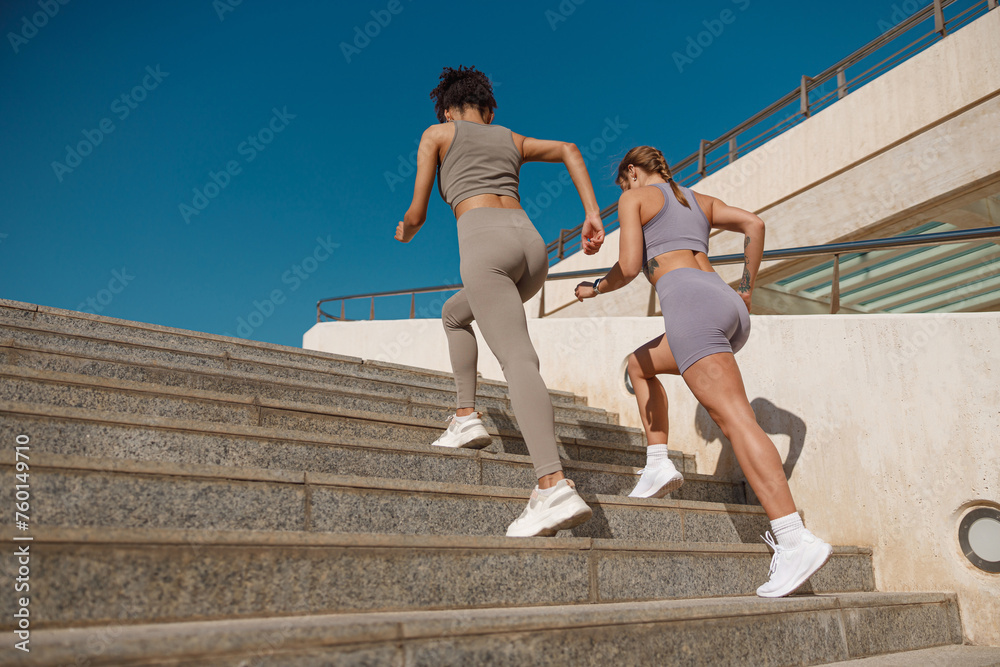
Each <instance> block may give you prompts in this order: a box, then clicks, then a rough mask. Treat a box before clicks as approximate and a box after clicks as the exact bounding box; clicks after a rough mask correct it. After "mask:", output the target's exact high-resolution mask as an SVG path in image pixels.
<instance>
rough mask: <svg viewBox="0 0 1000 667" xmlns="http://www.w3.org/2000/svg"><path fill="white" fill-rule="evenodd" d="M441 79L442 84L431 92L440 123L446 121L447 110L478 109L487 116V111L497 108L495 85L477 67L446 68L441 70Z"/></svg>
mask: <svg viewBox="0 0 1000 667" xmlns="http://www.w3.org/2000/svg"><path fill="white" fill-rule="evenodd" d="M440 78H441V83H439V84H438V86H437V88H435V89H434V90H432V91H431V99H432V100H434V113H436V114H437V118H438V122H441V123H443V122H444V121H445V117H444V110H445V109H452V108H454V107H458V108H459V109H465V108H466V107H476V108H477V109H479V111H480V112H482V114H483V115H486V112H487V110H489V111H492V110H493V109H496V108H497V101H496V99H494V97H493V84H492V83H490V80H489V78H487V76H486V75H485V74H483V73H482V72H480V71H479V70H477V69H476V68H475V67H463V66H461V65H459V66H458V69H453V68H451V67H445V68H444V69H443V70H441V77H440Z"/></svg>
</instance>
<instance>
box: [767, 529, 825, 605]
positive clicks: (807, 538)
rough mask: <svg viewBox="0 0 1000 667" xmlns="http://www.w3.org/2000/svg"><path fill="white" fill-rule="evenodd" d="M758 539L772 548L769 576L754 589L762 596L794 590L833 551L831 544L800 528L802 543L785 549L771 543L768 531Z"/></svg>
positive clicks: (821, 565)
mask: <svg viewBox="0 0 1000 667" xmlns="http://www.w3.org/2000/svg"><path fill="white" fill-rule="evenodd" d="M762 539H763V540H764V541H765V542H767V544H768V545H769V546H770V547H771V548H772V549H774V557H772V558H771V570H770V575H771V578H770V580H769V581H768V582H767V583H766V584H764V585H763V586H761V587H760V588H758V589H757V595H759V596H760V597H762V598H781V597H784V596H786V595H788V594H790V593H792V592H794V591H795V590H796V589H797V588H798V587H799V586H801V585H802V584H804V583H806V580H807V579H809V577H811V576H813V574H815V573H816V571H817V570H819V568H821V567H823V566H824V565H825V564H826V561H828V560H830V554H832V553H833V547H831V546H830V545H829V544H827V543H826V542H824V541H823V540H821V539H819V538H818V537H816V536H815V535H813V534H812V533H810V532H809V531H808V530H804V531H803V534H802V544H800V545H799V546H797V547H796V548H794V549H786V548H784V547H782V546H781V545H779V544H778V543H777V542H775V541H774V537H772V536H771V531H768V532H767V533H765V536H764V537H763V538H762Z"/></svg>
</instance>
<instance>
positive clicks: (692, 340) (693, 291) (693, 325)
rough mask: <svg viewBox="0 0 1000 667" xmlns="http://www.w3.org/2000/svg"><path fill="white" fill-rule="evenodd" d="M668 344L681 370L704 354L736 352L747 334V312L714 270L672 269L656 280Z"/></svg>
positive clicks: (682, 371)
mask: <svg viewBox="0 0 1000 667" xmlns="http://www.w3.org/2000/svg"><path fill="white" fill-rule="evenodd" d="M656 294H657V295H658V296H659V297H660V308H661V309H662V310H663V323H664V326H665V327H666V334H667V344H668V345H670V351H671V352H673V354H674V359H675V360H676V361H677V367H678V368H679V369H680V371H681V374H683V373H684V372H685V371H686V370H687V369H688V368H690V367H691V365H692V364H693V363H694V362H696V361H698V360H699V359H701V358H703V357H707V356H708V355H710V354H716V353H718V352H732V353H734V354H735V353H736V352H739V351H740V349H741V348H742V347H743V345H745V344H746V342H747V338H749V337H750V313H748V312H747V307H746V304H744V303H743V299H741V298H740V295H739V294H737V293H736V290H734V289H733V288H732V287H730V286H729V285H727V284H726V282H725V281H724V280H722V278H720V277H719V274H717V273H716V272H715V271H702V270H701V269H693V268H682V269H674V270H673V271H670V272H669V273H667V274H665V275H663V276H661V277H660V279H659V280H657V281H656Z"/></svg>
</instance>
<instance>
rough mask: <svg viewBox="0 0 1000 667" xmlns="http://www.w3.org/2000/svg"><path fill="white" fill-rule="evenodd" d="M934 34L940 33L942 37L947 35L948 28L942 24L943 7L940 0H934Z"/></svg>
mask: <svg viewBox="0 0 1000 667" xmlns="http://www.w3.org/2000/svg"><path fill="white" fill-rule="evenodd" d="M934 32H937V33H941V36H942V37H946V36H947V35H948V28H947V27H946V26H945V24H944V7H943V6H942V5H941V0H934Z"/></svg>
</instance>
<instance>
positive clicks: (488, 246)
mask: <svg viewBox="0 0 1000 667" xmlns="http://www.w3.org/2000/svg"><path fill="white" fill-rule="evenodd" d="M431 99H433V100H434V109H435V111H436V113H437V118H438V121H439V124H436V125H431V126H430V127H428V128H427V129H426V130H425V131H424V133H423V136H422V137H421V139H420V146H419V147H418V149H417V174H416V184H415V186H414V190H413V201H412V203H411V204H410V208H409V209H408V210H407V211H406V214H405V215H404V216H403V220H402V221H401V222H400V223H399V225H398V227H397V228H396V239H397V240H398V241H402V242H403V243H408V242H409V241H410V240H411V239H412V238H413V236H414V235H415V234H416V233H417V232H418V231H419V230H420V227H421V226H422V225H423V224H424V220H425V219H426V217H427V203H428V199H429V198H430V193H431V188H432V187H433V185H434V174H435V171H436V172H437V174H438V191H439V192H440V194H441V197H442V198H443V199H444V200H445V201H446V202H447V203H448V204H449V205H450V206H451V209H452V212H453V213H454V214H455V218H456V219H457V220H458V245H459V252H460V254H461V269H460V272H461V276H462V285H463V287H462V289H461V290H460V291H459V292H458V293H457V294H455V295H454V296H452V297H451V298H450V299H448V301H447V303H445V305H444V308H443V309H442V313H441V315H442V319H443V321H444V328H445V333H446V335H447V338H448V350H449V353H450V356H451V364H452V369H453V370H454V373H455V384H456V387H457V390H458V409H457V411H456V413H455V415H454V416H453V417H451V420H450V423H449V425H448V429H447V430H446V431H445V432H444V434H443V435H442V436H441V437H440V438H438V439H437V441H436V442H435V443H434V444H435V445H438V446H441V447H474V448H478V447H485V446H486V445H488V444H489V443H490V436H489V434H488V433H487V432H486V429H485V428H484V427H483V424H482V421H481V419H480V417H481V416H482V413H478V412H476V411H475V408H476V363H477V357H478V349H477V345H476V336H475V334H474V333H473V330H472V322H473V320H475V321H476V322H478V323H479V330H480V331H481V332H482V335H483V338H484V339H485V340H486V344H487V345H489V347H490V350H492V351H493V354H494V355H496V358H497V360H499V362H500V366H501V367H502V368H503V373H504V377H506V379H507V383H508V387H509V391H510V402H511V406H512V407H513V409H514V416H515V417H516V418H517V423H518V426H519V427H520V429H521V433H522V435H523V436H524V441H525V443H526V444H527V446H528V453H529V454H530V455H531V460H532V463H533V464H534V467H535V475H536V477H537V478H538V484H537V486H536V487H535V489H534V491H533V492H532V494H531V498H530V499H529V501H528V505H527V507H526V508H525V509H524V512H522V513H521V515H520V516H519V517H518V518H517V519H516V520H515V521H514V522H513V523H512V524H511V525H510V527H509V528H508V530H507V535H508V536H511V537H531V536H538V535H545V536H549V535H555V534H556V532H557V531H559V530H562V529H567V528H572V527H573V526H576V525H578V524H580V523H583V522H584V521H586V520H587V519H589V518H590V516H591V509H590V508H589V507H588V506H587V504H586V503H585V502H584V501H583V499H582V498H580V496H579V494H577V492H576V490H575V488H574V485H573V482H572V481H571V480H569V479H566V478H565V476H564V475H563V471H562V464H561V462H560V461H559V452H558V450H557V448H556V439H555V423H554V422H555V420H554V416H553V409H552V400H551V398H550V397H549V393H548V389H547V388H546V387H545V382H544V381H543V380H542V376H541V375H540V374H539V372H538V356H537V355H536V353H535V349H534V346H532V344H531V339H530V338H529V337H528V325H527V319H526V316H525V312H524V306H523V303H524V302H525V301H527V300H528V299H530V298H531V297H532V296H534V295H535V293H537V292H538V290H539V289H540V288H541V287H542V284H543V283H544V282H545V278H546V276H547V275H548V251H547V250H546V246H545V242H544V241H543V240H542V237H541V236H540V235H539V234H538V231H537V230H536V229H535V227H534V225H532V223H531V220H529V219H528V216H527V215H526V214H525V213H524V210H523V209H522V208H521V204H520V199H519V197H518V177H519V171H520V168H521V165H522V164H523V163H525V162H562V163H563V164H565V165H566V168H567V170H568V171H569V174H570V176H571V177H572V179H573V183H574V184H575V185H576V189H577V192H578V193H579V195H580V199H581V200H582V202H583V208H584V212H585V218H584V224H583V235H582V239H581V247H582V248H583V250H584V252H585V253H587V254H593V253H595V252H597V250H598V249H599V248H600V246H601V244H602V243H603V242H604V227H603V225H602V224H601V216H600V209H599V208H598V207H597V199H596V197H595V196H594V189H593V186H592V185H591V183H590V176H589V175H588V174H587V168H586V165H585V164H584V162H583V157H582V156H581V154H580V151H579V149H578V148H577V147H576V146H575V145H574V144H572V143H568V142H564V141H550V140H543V139H534V138H531V137H525V136H522V135H520V134H517V133H516V132H512V131H511V130H509V129H507V128H506V127H502V126H499V125H493V124H492V123H493V117H494V109H496V107H497V103H496V100H495V99H494V97H493V86H492V84H491V83H490V80H489V79H488V78H487V77H486V75H485V74H483V73H482V72H480V71H478V70H476V69H475V68H474V67H459V68H458V69H452V68H450V67H446V68H444V70H443V71H442V72H441V76H440V84H439V85H438V86H437V88H435V89H434V90H433V91H431Z"/></svg>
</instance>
